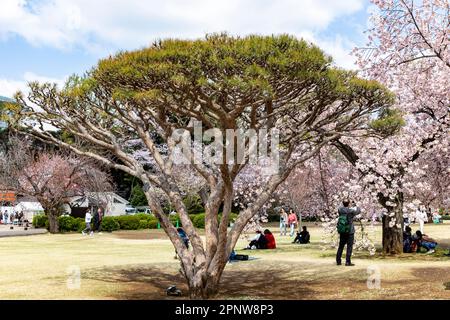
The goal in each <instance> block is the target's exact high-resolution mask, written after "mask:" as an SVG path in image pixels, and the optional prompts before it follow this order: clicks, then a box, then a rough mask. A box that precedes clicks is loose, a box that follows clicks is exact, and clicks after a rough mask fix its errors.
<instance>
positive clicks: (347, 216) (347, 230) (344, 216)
mask: <svg viewBox="0 0 450 320" xmlns="http://www.w3.org/2000/svg"><path fill="white" fill-rule="evenodd" d="M342 205H343V206H342V207H340V208H339V209H338V213H339V218H338V225H337V229H338V232H339V236H340V238H339V247H338V250H337V253H336V264H337V265H338V266H340V265H341V264H342V261H341V258H342V252H343V251H344V246H345V245H347V253H346V255H345V265H346V266H354V264H353V263H352V262H351V257H352V251H353V242H354V240H355V226H354V225H353V218H354V217H355V216H356V215H358V214H359V213H360V212H361V209H359V208H358V207H356V204H355V203H354V202H352V205H353V208H350V200H344V201H343V202H342Z"/></svg>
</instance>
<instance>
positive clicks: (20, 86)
mask: <svg viewBox="0 0 450 320" xmlns="http://www.w3.org/2000/svg"><path fill="white" fill-rule="evenodd" d="M66 79H67V77H65V78H63V79H56V78H49V77H45V76H41V75H37V74H34V73H32V72H25V74H24V75H23V77H22V78H21V79H18V80H12V79H4V78H3V79H2V78H0V96H5V97H9V98H11V97H13V95H14V94H15V93H16V92H17V91H22V92H24V93H27V92H28V85H27V84H28V82H31V81H39V82H50V83H56V84H57V85H58V86H59V87H62V86H63V85H64V83H65V81H66Z"/></svg>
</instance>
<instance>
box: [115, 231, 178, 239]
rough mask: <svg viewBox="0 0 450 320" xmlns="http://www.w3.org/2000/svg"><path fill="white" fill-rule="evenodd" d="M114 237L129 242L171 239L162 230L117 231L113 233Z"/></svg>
mask: <svg viewBox="0 0 450 320" xmlns="http://www.w3.org/2000/svg"><path fill="white" fill-rule="evenodd" d="M112 235H113V236H114V237H115V238H118V239H128V240H155V239H169V238H168V237H167V235H166V234H165V232H164V231H163V230H161V229H159V230H158V229H148V230H130V231H116V232H113V233H112Z"/></svg>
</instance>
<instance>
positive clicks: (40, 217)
mask: <svg viewBox="0 0 450 320" xmlns="http://www.w3.org/2000/svg"><path fill="white" fill-rule="evenodd" d="M32 224H33V227H35V228H47V227H48V217H47V216H46V215H45V214H37V215H35V216H34V217H33V221H32Z"/></svg>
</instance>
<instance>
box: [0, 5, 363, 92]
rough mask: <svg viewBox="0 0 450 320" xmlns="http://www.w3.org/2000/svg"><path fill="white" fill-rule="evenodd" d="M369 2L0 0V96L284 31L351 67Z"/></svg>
mask: <svg viewBox="0 0 450 320" xmlns="http://www.w3.org/2000/svg"><path fill="white" fill-rule="evenodd" d="M370 7H371V4H370V2H369V0H220V1H219V0H165V1H161V0H159V1H157V0H2V1H1V2H0V95H5V96H11V95H12V94H13V93H14V92H15V91H16V90H18V89H20V90H26V83H27V81H32V80H40V81H52V82H56V83H58V84H62V83H63V82H64V80H65V79H66V78H67V77H68V76H69V75H71V74H73V73H78V74H80V73H83V72H84V71H86V70H88V69H90V68H91V67H92V66H94V65H95V64H96V62H97V61H98V60H99V59H100V58H102V57H105V56H108V55H109V54H113V53H115V52H117V51H118V50H123V49H126V50H131V49H137V48H141V47H144V46H146V45H148V44H149V43H151V42H152V41H153V40H155V39H158V38H165V37H181V38H198V37H202V36H203V35H204V34H205V33H210V32H220V31H227V32H229V33H230V34H240V35H245V34H249V33H258V34H272V33H275V34H278V33H290V34H294V35H296V36H298V37H303V38H305V39H307V40H309V41H312V42H314V43H316V44H318V45H319V46H320V47H321V48H322V49H324V50H325V51H326V52H327V53H328V54H331V55H332V56H333V57H334V58H335V62H336V64H337V65H339V66H342V67H345V68H355V67H354V65H353V58H352V57H351V56H350V55H349V52H350V50H351V49H352V48H353V47H355V46H358V45H364V43H365V37H364V34H363V31H364V30H365V29H366V28H367V20H368V16H369V14H368V12H369V11H370Z"/></svg>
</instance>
